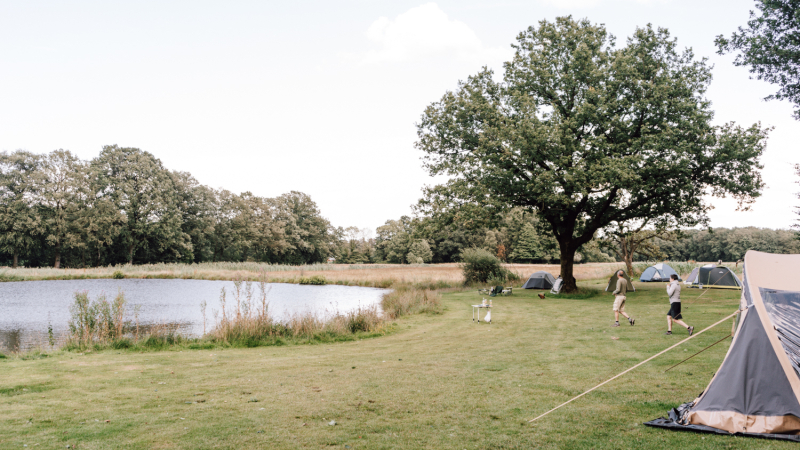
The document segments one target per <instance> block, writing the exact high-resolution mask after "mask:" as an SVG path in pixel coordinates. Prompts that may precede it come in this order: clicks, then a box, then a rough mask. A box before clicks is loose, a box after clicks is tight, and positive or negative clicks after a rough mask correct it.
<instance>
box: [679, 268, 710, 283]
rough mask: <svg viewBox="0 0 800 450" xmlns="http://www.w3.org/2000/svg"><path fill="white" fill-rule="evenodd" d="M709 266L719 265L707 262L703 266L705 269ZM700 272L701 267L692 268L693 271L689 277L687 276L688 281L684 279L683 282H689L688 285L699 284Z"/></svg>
mask: <svg viewBox="0 0 800 450" xmlns="http://www.w3.org/2000/svg"><path fill="white" fill-rule="evenodd" d="M707 267H711V268H714V267H717V265H716V264H706V265H705V266H703V268H704V269H705V268H707ZM699 273H700V267H695V268H694V269H692V272H691V273H690V274H689V276H688V277H686V281H684V282H683V284H687V285H693V284H697V275H698V274H699Z"/></svg>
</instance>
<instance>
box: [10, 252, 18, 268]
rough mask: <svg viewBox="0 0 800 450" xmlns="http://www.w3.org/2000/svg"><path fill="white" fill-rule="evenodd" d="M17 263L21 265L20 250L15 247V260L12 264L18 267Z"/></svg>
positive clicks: (13, 266)
mask: <svg viewBox="0 0 800 450" xmlns="http://www.w3.org/2000/svg"><path fill="white" fill-rule="evenodd" d="M17 265H19V252H18V251H17V249H14V262H13V264H12V265H11V267H12V268H14V269H16V268H17Z"/></svg>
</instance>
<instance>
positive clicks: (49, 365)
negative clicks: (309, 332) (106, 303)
mask: <svg viewBox="0 0 800 450" xmlns="http://www.w3.org/2000/svg"><path fill="white" fill-rule="evenodd" d="M584 286H586V287H599V286H600V283H599V282H598V283H594V284H591V285H590V284H586V285H584ZM637 289H639V291H638V292H636V293H634V294H631V295H630V297H629V301H628V305H627V308H628V311H629V312H630V313H631V314H632V315H633V316H634V317H636V320H637V321H636V326H634V327H630V326H628V325H623V326H622V327H621V328H611V327H610V325H611V324H612V322H613V315H612V312H611V304H612V297H611V295H609V294H607V293H602V294H600V293H598V294H597V295H595V296H592V297H588V298H583V299H565V298H558V299H556V298H552V296H550V295H549V294H548V296H547V298H546V299H545V300H540V299H539V298H537V297H536V294H537V293H538V292H540V291H515V293H514V295H513V296H511V297H501V298H495V299H494V305H495V308H494V310H493V312H492V318H493V320H494V323H493V324H485V323H480V324H478V323H473V322H472V320H471V316H472V312H471V308H470V306H469V305H471V304H473V303H477V302H479V301H480V299H481V297H480V296H479V295H478V294H477V293H476V292H474V291H470V292H461V293H450V294H446V295H445V296H444V303H445V306H446V308H447V309H446V311H445V313H444V314H442V315H433V316H428V315H423V316H415V317H411V318H407V319H402V320H400V321H398V322H397V327H396V328H397V331H395V332H394V333H393V334H391V335H388V336H385V337H381V338H375V339H368V340H363V341H358V342H347V343H337V344H325V345H300V346H286V347H261V348H254V349H233V350H230V349H229V350H193V351H190V350H184V351H165V352H154V353H132V352H125V351H122V352H116V351H107V352H100V353H89V354H77V353H65V354H58V355H54V356H52V357H48V358H44V359H37V360H26V361H23V360H20V359H16V358H9V359H2V360H0V447H2V448H22V447H23V445H28V448H32V447H33V446H34V445H36V444H38V445H39V446H40V447H42V448H56V447H58V448H65V446H66V445H73V444H77V445H78V447H77V448H86V449H91V448H98V449H100V448H210V447H215V448H248V447H251V448H305V447H307V448H322V447H329V448H353V449H356V448H369V449H375V448H409V449H412V448H414V449H415V448H432V449H434V448H435V449H439V448H454V449H464V448H508V449H511V448H519V449H528V448H598V449H602V448H608V449H612V448H614V449H616V448H634V447H635V448H653V449H661V448H666V447H667V446H673V447H675V448H704V449H706V448H743V447H745V446H746V447H748V448H790V447H792V448H793V446H792V444H790V443H783V442H773V441H761V440H752V439H749V440H743V439H742V438H731V437H724V436H710V435H698V434H691V433H678V432H669V431H664V430H657V429H651V428H646V427H644V426H642V425H641V423H642V422H644V421H646V420H650V419H652V418H655V417H659V416H662V415H665V414H666V413H667V411H668V410H669V408H671V407H674V406H677V405H678V404H679V403H682V402H684V401H687V400H690V399H692V398H694V397H695V396H697V394H699V393H700V391H702V390H703V389H704V388H705V386H706V384H707V383H708V381H709V380H710V379H711V376H712V374H713V373H714V371H715V370H716V369H717V368H718V366H719V364H720V362H721V361H722V359H723V357H724V354H725V352H726V351H727V347H728V345H726V344H720V345H717V346H715V347H712V348H711V349H709V350H708V351H706V352H704V353H702V354H701V355H699V356H698V357H696V358H694V359H692V360H690V361H688V362H686V363H684V364H682V365H680V366H678V367H676V368H675V369H672V370H670V371H669V372H667V373H664V370H665V369H666V368H668V367H669V366H671V365H673V364H675V363H677V362H679V361H680V360H681V359H683V358H685V357H686V356H688V355H691V354H692V353H694V352H696V351H698V350H700V349H702V348H703V347H705V346H706V345H709V344H711V343H713V342H715V341H716V340H718V339H720V338H722V337H723V336H725V335H726V334H728V333H729V332H730V324H727V323H726V324H722V325H719V326H718V327H717V328H715V329H713V330H712V331H709V332H707V333H704V334H703V335H700V336H698V337H697V338H696V339H693V340H691V341H689V342H688V343H687V344H686V345H684V346H681V347H679V348H677V349H675V350H673V351H672V352H669V353H667V354H666V355H664V356H662V357H660V358H658V359H656V360H654V361H653V362H651V363H648V364H647V365H645V366H643V367H641V368H639V369H636V370H635V371H633V372H631V373H630V374H628V375H627V376H625V377H624V378H622V379H619V380H615V381H614V382H612V383H609V384H608V385H606V386H603V387H602V388H600V389H598V390H597V391H595V392H592V393H591V394H589V395H587V396H585V397H584V398H581V399H580V400H578V401H576V402H574V403H571V404H570V405H567V406H565V407H564V408H562V409H560V410H558V411H556V412H554V413H552V414H550V415H549V416H547V417H545V418H543V419H541V420H540V421H538V422H536V424H534V425H531V424H529V423H528V422H527V420H528V419H531V418H533V417H535V416H537V415H539V414H541V413H542V412H544V411H547V410H549V409H550V408H552V407H553V406H556V405H558V404H560V403H562V402H564V401H566V400H568V399H569V398H571V397H572V396H574V395H577V394H579V393H580V392H582V391H584V390H585V389H588V388H590V387H592V386H594V385H596V384H597V383H599V382H601V381H603V380H605V379H607V378H609V377H611V376H613V375H615V374H617V373H619V372H620V371H622V370H624V369H626V368H628V367H630V366H632V365H634V364H636V363H637V362H639V361H641V360H643V359H645V358H647V357H648V356H650V355H652V354H654V353H656V352H658V351H660V350H662V349H664V348H666V347H667V346H669V345H671V344H672V343H675V342H677V341H678V340H680V339H682V338H683V337H685V333H686V332H685V331H683V330H679V329H676V330H675V335H673V336H665V335H664V334H663V333H664V331H665V329H666V320H665V315H666V312H667V309H668V306H669V305H668V303H667V300H666V295H665V294H664V293H663V290H664V285H663V284H653V285H643V284H638V283H637ZM700 292H701V291H698V290H689V289H686V290H684V316H685V318H686V321H687V322H688V323H689V324H691V325H695V326H696V327H697V329H698V330H700V329H702V328H704V327H705V326H707V325H709V324H711V323H714V322H715V321H717V320H719V319H720V318H722V317H724V316H725V315H727V314H730V312H732V311H733V310H735V308H736V305H737V304H738V292H729V291H710V292H708V293H707V294H705V295H704V296H703V297H701V298H699V299H697V298H696V297H697V296H698V295H699V294H700ZM614 338H618V339H614ZM334 422H335V425H331V424H332V423H334Z"/></svg>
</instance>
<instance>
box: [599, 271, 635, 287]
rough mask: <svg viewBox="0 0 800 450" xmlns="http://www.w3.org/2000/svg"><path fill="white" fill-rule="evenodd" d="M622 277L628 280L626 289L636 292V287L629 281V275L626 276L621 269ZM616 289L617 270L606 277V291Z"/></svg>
mask: <svg viewBox="0 0 800 450" xmlns="http://www.w3.org/2000/svg"><path fill="white" fill-rule="evenodd" d="M622 278H625V279H626V280H628V290H629V291H632V292H636V288H635V287H633V283H631V277H629V276H628V274H627V273H625V271H624V270H623V271H622ZM616 289H617V272H614V273H613V274H611V278H609V279H608V286H606V292H614V291H615V290H616Z"/></svg>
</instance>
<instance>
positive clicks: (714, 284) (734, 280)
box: [692, 266, 742, 289]
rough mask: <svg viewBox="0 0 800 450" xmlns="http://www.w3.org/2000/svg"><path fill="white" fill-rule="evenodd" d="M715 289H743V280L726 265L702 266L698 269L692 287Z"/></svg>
mask: <svg viewBox="0 0 800 450" xmlns="http://www.w3.org/2000/svg"><path fill="white" fill-rule="evenodd" d="M700 285H702V286H703V287H704V288H713V289H741V288H742V282H741V280H739V277H737V276H736V274H735V273H733V271H732V270H731V269H729V268H727V267H725V266H719V267H701V268H699V269H697V280H696V281H695V282H694V283H692V287H700Z"/></svg>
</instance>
